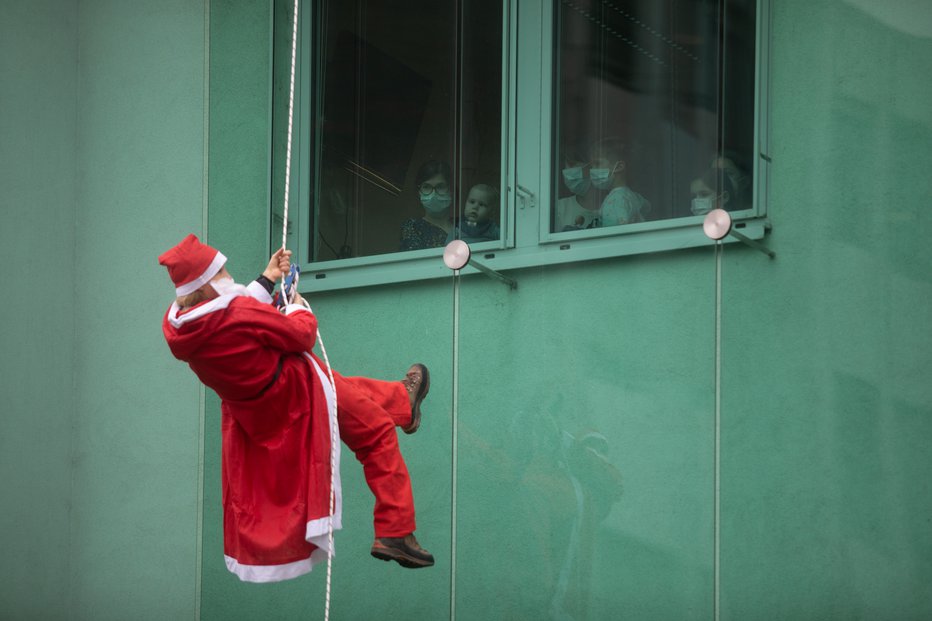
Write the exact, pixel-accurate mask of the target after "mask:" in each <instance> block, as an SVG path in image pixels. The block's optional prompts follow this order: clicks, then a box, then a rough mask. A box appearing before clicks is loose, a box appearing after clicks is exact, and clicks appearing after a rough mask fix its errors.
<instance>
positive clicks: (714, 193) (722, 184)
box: [689, 168, 735, 216]
mask: <svg viewBox="0 0 932 621" xmlns="http://www.w3.org/2000/svg"><path fill="white" fill-rule="evenodd" d="M689 191H690V193H691V194H692V195H693V198H692V203H691V204H690V211H691V212H692V213H693V215H696V216H701V215H705V214H707V213H709V212H710V211H712V210H713V209H731V198H732V197H733V196H735V187H734V183H733V182H732V180H731V177H730V176H729V175H727V174H725V173H724V172H723V171H722V170H721V169H718V168H710V169H709V170H707V171H706V172H705V173H704V174H703V175H702V176H701V177H696V178H695V179H693V180H692V183H690V184H689Z"/></svg>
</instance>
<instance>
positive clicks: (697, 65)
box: [551, 0, 756, 233]
mask: <svg viewBox="0 0 932 621" xmlns="http://www.w3.org/2000/svg"><path fill="white" fill-rule="evenodd" d="M755 23H756V2H755V0H663V1H657V0H562V2H559V3H557V14H556V24H557V26H556V27H557V40H558V48H557V50H558V58H557V89H558V90H557V92H556V93H555V97H556V105H557V114H556V115H555V123H556V128H555V136H556V139H557V140H558V141H559V142H558V144H557V146H558V148H557V149H556V156H555V161H554V171H555V174H554V175H553V182H554V186H555V187H554V190H555V193H554V196H556V197H557V198H556V201H555V202H554V209H553V217H552V221H551V231H552V232H555V233H560V232H566V231H576V230H582V229H592V228H598V227H609V226H616V225H622V224H635V223H638V222H644V221H648V220H665V219H670V218H679V217H685V216H690V215H693V214H701V213H707V212H708V211H709V210H711V209H714V208H715V206H716V204H718V206H721V207H722V208H724V209H728V210H729V211H736V210H740V209H750V208H751V206H752V205H751V200H750V195H751V170H752V164H751V162H752V159H751V156H752V153H753V144H754V66H755V63H754V54H755V36H756V32H755ZM724 184H728V185H727V187H726V186H725V185H724ZM697 210H698V211H697Z"/></svg>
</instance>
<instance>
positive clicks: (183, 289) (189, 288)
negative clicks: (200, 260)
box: [175, 250, 227, 298]
mask: <svg viewBox="0 0 932 621" xmlns="http://www.w3.org/2000/svg"><path fill="white" fill-rule="evenodd" d="M226 262H227V258H226V257H225V256H223V253H222V252H220V251H219V250H218V251H217V255H216V256H215V257H214V260H213V261H211V262H210V265H208V266H207V269H206V270H204V273H203V274H201V275H200V276H198V277H197V278H195V279H194V280H192V281H191V282H187V283H185V284H183V285H181V286H180V287H175V295H177V296H178V297H179V298H180V297H181V296H183V295H188V294H189V293H194V292H195V291H197V290H198V289H200V288H201V287H203V286H204V285H206V284H207V283H208V282H210V279H211V278H213V277H214V276H216V275H217V272H219V271H220V268H222V267H223V265H224V263H226Z"/></svg>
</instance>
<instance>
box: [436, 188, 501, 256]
mask: <svg viewBox="0 0 932 621" xmlns="http://www.w3.org/2000/svg"><path fill="white" fill-rule="evenodd" d="M498 201H499V199H498V190H496V189H495V188H493V187H492V186H490V185H486V184H484V183H478V184H476V185H474V186H472V188H470V190H469V194H468V195H467V196H466V204H465V205H464V206H463V218H462V220H460V223H459V225H457V226H456V227H455V228H454V229H453V230H452V231H450V234H449V235H448V236H447V239H446V241H447V243H450V242H451V241H453V240H454V239H461V240H463V241H464V242H466V243H467V244H474V243H479V242H484V241H492V240H495V239H499V238H500V237H501V235H502V233H501V230H499V227H498V223H497V222H496V221H495V219H494V217H493V216H495V215H496V213H497V211H498Z"/></svg>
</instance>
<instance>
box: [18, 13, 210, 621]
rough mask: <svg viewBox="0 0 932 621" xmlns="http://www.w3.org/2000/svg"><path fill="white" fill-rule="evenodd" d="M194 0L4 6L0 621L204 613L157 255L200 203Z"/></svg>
mask: <svg viewBox="0 0 932 621" xmlns="http://www.w3.org/2000/svg"><path fill="white" fill-rule="evenodd" d="M205 36H206V23H205V8H204V3H202V2H192V1H189V0H171V1H168V2H165V1H162V0H159V1H158V2H133V3H126V2H117V1H112V2H104V1H96V0H92V1H85V0H82V1H81V2H77V1H74V0H71V1H59V2H52V1H41V2H26V1H23V0H3V1H2V2H0V84H2V88H0V127H2V138H0V149H2V159H0V175H2V177H0V201H2V214H3V224H2V226H0V231H2V233H0V235H2V245H0V253H2V259H3V270H2V273H3V285H4V287H3V288H4V289H5V290H6V291H7V292H8V297H7V301H6V303H5V304H4V306H3V311H2V312H3V321H2V325H3V329H2V330H3V331H2V335H3V341H2V351H3V359H2V360H3V362H2V373H0V382H2V402H3V405H2V409H3V415H2V417H0V421H2V422H0V426H2V427H0V472H2V476H0V481H2V482H0V497H2V498H3V500H2V503H0V506H2V508H0V532H2V535H0V541H2V544H3V545H2V548H3V554H2V555H0V617H2V618H5V619H6V618H10V619H43V620H45V619H179V618H192V617H194V616H195V614H196V609H197V595H198V593H197V574H198V572H199V568H198V533H199V514H198V507H199V489H198V482H199V446H200V435H201V434H200V420H201V409H202V408H201V405H200V404H201V402H202V399H201V391H200V389H199V387H198V385H197V383H196V381H195V379H194V378H193V377H192V375H191V373H190V371H188V370H187V369H186V368H185V367H184V365H181V364H179V363H178V362H177V361H175V360H174V359H173V358H172V357H171V355H170V354H169V352H168V349H167V347H166V346H165V344H164V341H163V339H162V336H161V332H160V328H159V326H160V322H161V317H162V313H163V312H164V311H165V309H166V308H167V306H168V304H169V303H170V301H171V298H172V295H173V291H172V288H171V285H170V283H169V282H168V281H167V279H166V278H165V273H164V269H163V268H161V267H160V266H159V265H158V264H157V261H156V258H157V256H158V255H159V254H160V253H161V252H162V251H163V250H165V249H167V248H168V247H170V246H171V245H172V244H174V243H176V242H177V241H178V240H180V239H181V237H182V236H183V235H184V234H186V233H188V232H192V231H193V232H197V233H202V232H203V229H204V213H205V206H204V205H205V200H204V195H205V187H204V182H205V173H204V171H205V142H204V136H205V93H206V84H205V52H206V49H207V48H206V40H205Z"/></svg>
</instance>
